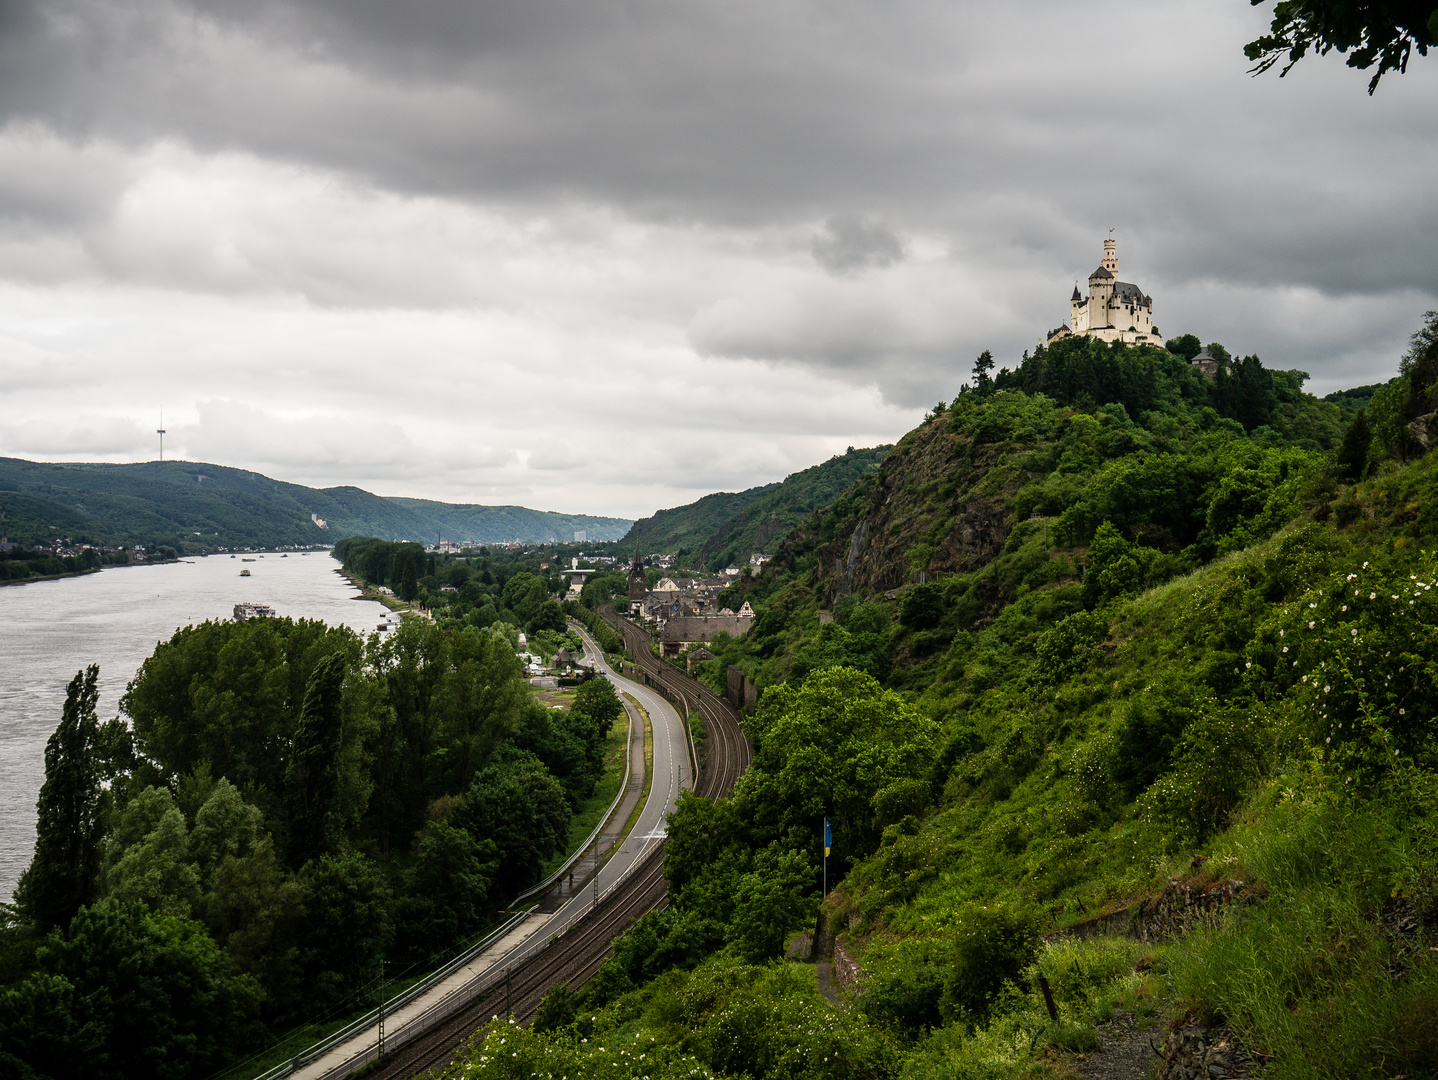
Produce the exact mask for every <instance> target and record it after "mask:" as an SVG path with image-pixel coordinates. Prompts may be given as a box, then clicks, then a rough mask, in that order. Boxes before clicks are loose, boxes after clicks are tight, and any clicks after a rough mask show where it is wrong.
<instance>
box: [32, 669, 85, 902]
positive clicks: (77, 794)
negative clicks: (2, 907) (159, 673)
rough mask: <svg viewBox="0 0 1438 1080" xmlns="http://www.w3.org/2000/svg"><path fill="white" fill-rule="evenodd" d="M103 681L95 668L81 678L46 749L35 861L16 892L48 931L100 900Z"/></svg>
mask: <svg viewBox="0 0 1438 1080" xmlns="http://www.w3.org/2000/svg"><path fill="white" fill-rule="evenodd" d="M99 674H100V669H99V668H98V667H97V666H96V665H94V664H91V665H90V666H89V667H88V668H86V669H85V670H84V671H78V672H76V673H75V677H74V678H73V679H71V680H70V685H69V686H68V687H67V688H66V690H65V710H64V712H63V714H62V715H61V718H60V726H59V727H57V728H56V729H55V732H54V734H52V735H51V736H50V740H49V742H47V743H46V744H45V783H44V784H43V785H42V786H41V788H40V799H39V802H38V803H37V805H36V811H37V817H38V821H37V822H36V833H37V836H36V841H35V857H34V859H33V860H31V862H30V867H29V869H27V870H26V871H25V873H24V874H22V875H21V877H20V884H19V886H18V888H16V890H15V901H16V903H17V904H18V905H19V907H20V910H21V911H22V912H24V913H25V915H26V916H27V917H28V918H30V919H31V920H33V921H34V922H35V924H36V925H37V926H39V927H40V928H41V929H42V930H49V929H51V928H52V927H56V926H60V927H64V926H68V925H69V924H70V920H71V919H73V918H74V917H75V913H76V912H78V911H79V910H80V908H81V907H82V906H83V905H85V904H88V903H89V902H90V901H91V900H92V899H94V889H95V874H96V870H97V868H98V866H99V841H100V799H101V792H100V768H99V762H98V760H97V758H98V754H97V750H98V743H99V736H100V722H99V718H98V717H97V716H96V715H95V704H96V701H97V700H98V698H99V691H98V690H97V689H96V685H95V684H96V681H97V679H98V678H99Z"/></svg>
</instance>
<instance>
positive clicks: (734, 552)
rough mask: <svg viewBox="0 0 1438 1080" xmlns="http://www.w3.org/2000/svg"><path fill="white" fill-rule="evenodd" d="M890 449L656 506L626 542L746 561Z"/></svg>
mask: <svg viewBox="0 0 1438 1080" xmlns="http://www.w3.org/2000/svg"><path fill="white" fill-rule="evenodd" d="M889 449H890V447H887V446H876V447H872V448H869V449H864V450H854V449H852V448H851V449H850V450H849V451H848V452H847V453H845V454H842V455H835V456H834V457H832V458H830V459H829V460H828V461H825V462H821V463H820V464H818V465H814V466H812V467H810V468H808V469H804V470H802V471H800V472H796V473H791V474H790V475H789V476H787V477H785V478H784V479H783V480H782V481H780V482H778V483H774V484H763V485H761V486H759V487H752V488H749V489H748V490H746V491H739V492H727V491H721V492H717V493H715V494H713V495H706V496H704V498H702V499H698V500H696V501H695V502H692V503H688V504H687V505H685V506H676V507H674V508H672V509H669V510H657V511H655V513H654V514H653V515H652V516H650V517H647V518H641V519H640V520H638V521H636V522H635V523H634V526H633V527H632V528H631V529H630V530H629V533H628V534H627V535H626V536H625V537H624V540H623V543H624V544H625V545H629V544H637V545H639V549H640V551H642V552H643V553H644V554H646V555H647V554H651V553H655V554H664V555H679V556H693V561H694V562H696V563H699V564H702V565H704V566H711V567H723V566H728V565H729V564H730V563H733V562H736V561H746V560H747V559H748V557H749V555H750V554H751V553H752V552H755V551H766V550H768V548H769V546H770V545H772V544H774V543H776V542H778V540H780V539H781V538H782V537H783V536H784V534H785V533H787V532H788V531H789V529H791V528H793V526H794V525H795V524H797V523H798V522H799V521H801V520H803V518H804V517H806V516H807V515H808V514H810V513H812V512H813V511H814V510H815V509H816V508H817V507H820V506H825V505H827V504H828V503H829V502H830V501H831V500H832V499H833V498H834V497H835V496H836V495H838V494H839V493H840V492H841V491H843V490H844V489H846V488H848V487H849V486H850V485H851V484H853V483H854V481H855V480H857V479H858V478H859V477H860V476H863V475H864V474H865V473H868V472H871V471H873V469H874V468H876V467H877V466H878V463H879V462H880V461H882V460H883V459H884V455H885V454H887V453H888V452H889Z"/></svg>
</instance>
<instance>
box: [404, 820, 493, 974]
mask: <svg viewBox="0 0 1438 1080" xmlns="http://www.w3.org/2000/svg"><path fill="white" fill-rule="evenodd" d="M498 853H499V850H498V848H496V847H495V845H494V842H493V841H492V840H485V841H482V842H481V841H477V840H475V838H474V837H472V836H470V835H469V833H467V832H465V831H464V830H463V829H456V828H455V827H454V826H453V825H450V824H448V823H447V822H443V821H437V822H435V823H434V824H433V825H431V826H430V828H429V831H428V833H427V834H426V835H425V837H424V839H422V840H421V841H420V842H419V846H418V848H417V850H416V852H415V861H414V865H413V866H412V867H411V868H410V871H409V873H408V874H407V875H406V876H405V889H404V895H403V896H402V897H401V898H400V901H399V906H398V910H397V912H396V916H397V917H396V923H397V925H398V927H399V945H400V948H401V949H402V950H405V952H407V954H408V955H405V956H404V957H403V958H404V959H413V960H420V959H424V958H425V957H428V956H430V955H431V954H433V953H436V952H438V951H440V950H443V949H447V948H449V947H450V946H452V945H454V944H455V943H456V942H457V941H459V939H460V938H462V937H464V936H465V935H467V934H470V933H472V932H474V931H475V930H476V929H478V928H479V927H480V926H482V925H483V922H484V918H485V914H486V910H487V908H488V907H489V906H490V905H489V890H490V885H491V883H492V882H493V881H494V875H495V870H496V869H497V864H496V857H497V855H498ZM506 899H508V898H507V897H506Z"/></svg>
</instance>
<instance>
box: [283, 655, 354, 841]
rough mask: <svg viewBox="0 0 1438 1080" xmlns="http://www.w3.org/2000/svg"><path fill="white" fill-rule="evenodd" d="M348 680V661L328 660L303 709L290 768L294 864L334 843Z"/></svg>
mask: <svg viewBox="0 0 1438 1080" xmlns="http://www.w3.org/2000/svg"><path fill="white" fill-rule="evenodd" d="M344 677H345V662H344V657H342V656H339V655H337V654H334V653H332V654H330V655H329V656H326V657H325V658H324V659H323V660H321V661H320V662H319V663H318V664H316V665H315V670H314V673H313V674H312V675H311V676H310V682H309V687H308V688H307V689H306V690H305V700H304V705H303V706H301V708H300V721H299V724H298V726H297V727H296V729H295V737H294V742H293V744H292V746H291V749H290V759H289V765H288V767H287V768H286V770H285V796H286V805H287V811H288V812H287V818H288V822H287V823H288V827H289V848H288V854H289V858H290V863H291V865H293V866H302V865H303V864H304V863H305V862H307V861H308V860H310V859H313V858H316V857H318V856H319V855H321V854H323V853H324V852H325V851H328V850H329V849H330V847H331V846H332V844H333V842H334V839H335V833H336V829H337V825H338V823H337V821H336V820H335V818H336V815H335V795H336V793H337V791H338V788H339V754H340V744H341V741H342V739H343V736H344V718H343V714H342V712H341V708H340V704H341V694H342V690H343V686H344Z"/></svg>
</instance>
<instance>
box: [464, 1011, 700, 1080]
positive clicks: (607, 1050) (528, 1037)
mask: <svg viewBox="0 0 1438 1080" xmlns="http://www.w3.org/2000/svg"><path fill="white" fill-rule="evenodd" d="M446 1075H448V1076H453V1077H457V1078H458V1080H579V1078H581V1077H583V1078H584V1080H712V1078H714V1077H717V1076H718V1075H719V1074H717V1073H715V1072H714V1071H713V1070H712V1069H710V1068H708V1067H707V1066H705V1065H704V1064H702V1063H701V1062H700V1061H699V1060H698V1059H697V1058H695V1057H694V1056H693V1055H691V1054H685V1053H683V1052H681V1051H679V1050H676V1049H674V1048H672V1047H668V1046H661V1045H660V1044H659V1043H658V1042H657V1040H655V1039H654V1038H653V1037H652V1036H645V1035H641V1036H639V1037H636V1036H634V1035H630V1036H629V1037H628V1038H624V1037H622V1036H620V1035H619V1034H617V1033H612V1032H611V1033H610V1037H602V1036H599V1037H596V1038H594V1039H586V1038H583V1037H581V1036H579V1035H575V1034H572V1033H560V1032H549V1033H536V1032H534V1031H532V1030H530V1029H529V1028H528V1027H522V1026H520V1025H519V1024H517V1023H515V1022H514V1021H513V1020H500V1019H496V1020H494V1021H493V1022H491V1023H490V1025H489V1027H488V1028H486V1029H484V1031H483V1034H482V1035H481V1036H480V1037H479V1038H478V1039H476V1040H475V1041H474V1042H473V1043H472V1044H471V1045H470V1047H469V1049H468V1051H466V1052H465V1053H464V1054H463V1055H462V1056H461V1057H460V1059H459V1060H458V1061H456V1063H455V1065H454V1066H453V1067H452V1068H451V1069H450V1070H449V1072H448V1073H447V1074H446Z"/></svg>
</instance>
